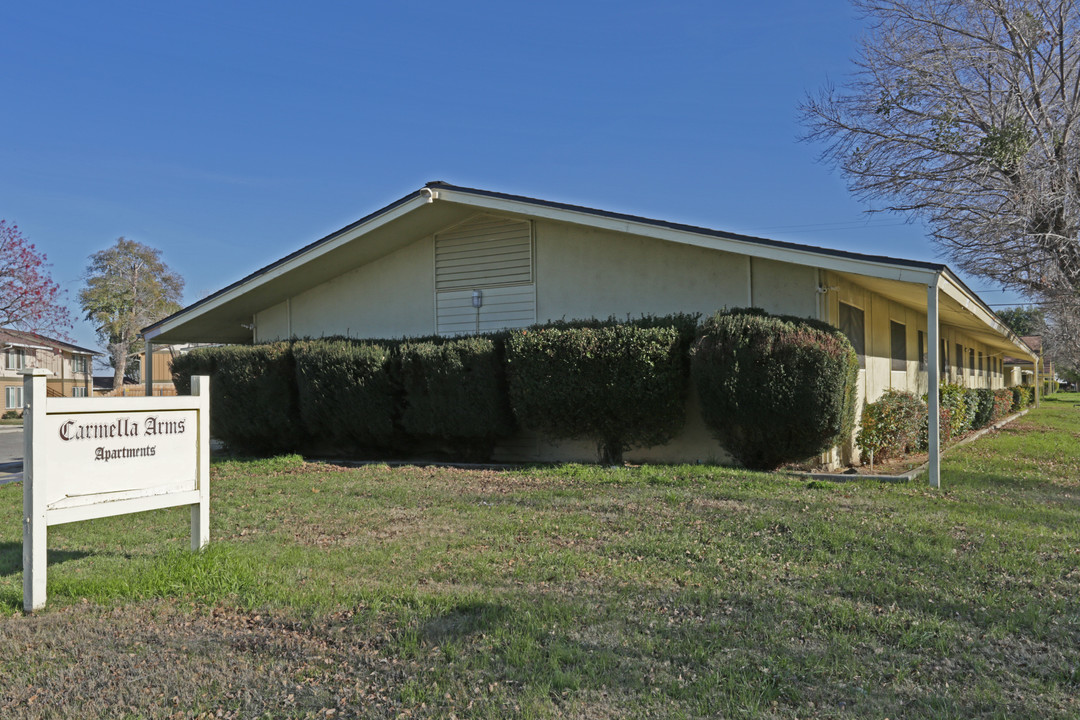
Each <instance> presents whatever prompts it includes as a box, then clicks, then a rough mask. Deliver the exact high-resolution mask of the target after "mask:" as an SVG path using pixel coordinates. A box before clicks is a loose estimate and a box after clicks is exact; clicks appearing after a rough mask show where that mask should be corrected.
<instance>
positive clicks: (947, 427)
mask: <svg viewBox="0 0 1080 720" xmlns="http://www.w3.org/2000/svg"><path fill="white" fill-rule="evenodd" d="M967 395H968V389H967V388H966V387H964V386H963V385H958V384H954V383H944V384H942V386H941V390H940V395H939V398H940V402H941V441H942V442H943V443H945V444H948V443H949V442H951V441H952V440H953V438H956V437H959V436H960V435H963V434H964V433H965V432H967V431H968V430H969V429H970V428H971V421H972V419H973V417H972V410H971V404H969V403H968V401H967Z"/></svg>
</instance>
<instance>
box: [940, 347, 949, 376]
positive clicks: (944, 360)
mask: <svg viewBox="0 0 1080 720" xmlns="http://www.w3.org/2000/svg"><path fill="white" fill-rule="evenodd" d="M948 372H949V343H948V341H947V340H942V341H941V374H942V375H945V374H946V373H948Z"/></svg>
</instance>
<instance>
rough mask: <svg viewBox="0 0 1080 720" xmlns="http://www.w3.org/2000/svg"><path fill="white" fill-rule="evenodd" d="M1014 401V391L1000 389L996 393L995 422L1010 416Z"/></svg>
mask: <svg viewBox="0 0 1080 720" xmlns="http://www.w3.org/2000/svg"><path fill="white" fill-rule="evenodd" d="M1012 400H1013V397H1012V390H1010V389H1009V388H998V389H997V390H995V391H994V417H993V419H994V420H1000V419H1001V418H1003V417H1005V416H1006V415H1008V414H1009V411H1010V410H1011V409H1012Z"/></svg>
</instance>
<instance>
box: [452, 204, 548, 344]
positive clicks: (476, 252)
mask: <svg viewBox="0 0 1080 720" xmlns="http://www.w3.org/2000/svg"><path fill="white" fill-rule="evenodd" d="M474 290H480V291H481V293H482V298H483V302H482V305H481V307H480V308H479V309H477V308H475V307H473V300H472V298H473V291H474ZM435 291H436V292H435V314H436V330H437V332H438V333H439V334H440V335H463V334H469V333H474V332H490V331H493V330H504V329H508V328H516V327H525V326H527V325H532V324H533V323H535V322H536V289H535V285H534V284H533V263H532V224H531V223H530V222H528V221H523V220H511V219H509V218H501V217H496V216H493V215H477V216H476V217H473V218H470V219H469V220H467V221H465V222H464V223H462V224H461V225H458V226H456V227H454V228H452V229H450V230H448V231H446V232H441V233H439V234H438V235H436V236H435Z"/></svg>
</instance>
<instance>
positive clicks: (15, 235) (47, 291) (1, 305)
mask: <svg viewBox="0 0 1080 720" xmlns="http://www.w3.org/2000/svg"><path fill="white" fill-rule="evenodd" d="M48 268H49V264H48V262H46V258H45V254H44V253H39V252H38V251H37V250H36V248H35V247H34V244H33V243H31V242H29V241H28V240H27V239H26V238H25V237H24V236H23V234H22V232H20V231H19V227H18V226H17V225H15V224H8V222H7V221H6V220H0V327H11V328H16V329H18V330H30V331H32V332H37V333H41V334H43V335H50V336H52V337H60V338H64V339H66V338H67V330H68V329H69V328H71V313H70V312H68V309H67V308H66V307H64V306H63V305H62V304H60V300H61V298H62V297H63V293H62V292H61V291H60V286H59V285H57V284H56V283H55V282H53V280H52V277H51V276H50V275H49V270H48Z"/></svg>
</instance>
